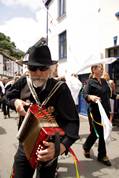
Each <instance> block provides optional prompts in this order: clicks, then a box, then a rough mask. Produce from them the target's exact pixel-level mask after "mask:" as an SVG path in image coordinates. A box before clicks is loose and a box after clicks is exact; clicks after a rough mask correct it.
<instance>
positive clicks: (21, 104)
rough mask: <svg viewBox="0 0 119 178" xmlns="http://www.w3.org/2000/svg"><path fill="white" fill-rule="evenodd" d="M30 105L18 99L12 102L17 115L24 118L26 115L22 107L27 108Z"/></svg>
mask: <svg viewBox="0 0 119 178" xmlns="http://www.w3.org/2000/svg"><path fill="white" fill-rule="evenodd" d="M29 105H30V104H29V103H27V102H25V101H23V100H20V99H16V100H15V102H14V106H15V108H16V111H17V112H18V113H19V115H20V116H25V115H26V111H25V109H24V106H29Z"/></svg>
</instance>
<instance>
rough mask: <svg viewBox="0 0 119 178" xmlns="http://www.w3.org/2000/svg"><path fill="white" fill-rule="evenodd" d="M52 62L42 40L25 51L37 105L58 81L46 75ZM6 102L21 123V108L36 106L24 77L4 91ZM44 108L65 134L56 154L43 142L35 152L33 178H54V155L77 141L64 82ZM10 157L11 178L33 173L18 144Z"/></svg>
mask: <svg viewBox="0 0 119 178" xmlns="http://www.w3.org/2000/svg"><path fill="white" fill-rule="evenodd" d="M55 63H56V61H54V62H53V61H52V59H51V53H50V50H49V47H48V46H47V45H46V44H45V43H42V41H41V44H39V45H38V46H34V47H33V48H32V50H31V51H30V52H29V58H28V61H27V63H26V65H27V66H28V70H29V77H30V79H31V81H32V85H33V87H34V89H35V91H36V93H37V95H38V98H39V100H40V102H41V103H42V102H43V101H44V100H45V99H46V98H47V96H48V94H49V93H50V91H51V90H52V88H53V87H54V86H55V84H56V83H57V82H58V81H57V80H55V79H54V78H51V76H50V73H51V71H50V67H51V66H52V65H53V64H55ZM23 89H24V91H23ZM21 93H22V95H21ZM7 100H8V102H9V105H10V106H11V108H12V109H15V110H16V111H17V112H18V113H19V115H20V118H21V121H23V119H24V116H25V114H26V111H25V107H26V106H27V107H28V106H29V103H36V101H35V100H34V97H33V96H32V94H31V92H30V90H29V87H28V84H27V80H26V76H25V75H24V76H23V77H21V78H20V79H19V80H17V81H16V82H15V83H14V84H13V85H12V87H11V88H10V89H9V90H8V93H7ZM28 101H29V102H28ZM45 107H46V108H49V107H53V109H54V111H53V115H54V117H55V119H56V122H57V123H58V125H59V126H60V127H61V128H62V129H63V130H64V132H65V135H64V137H63V138H62V139H61V142H60V144H59V146H58V150H59V151H58V150H57V149H56V147H55V144H56V142H55V143H53V142H48V141H43V144H44V146H45V148H44V149H43V148H41V149H40V150H39V149H38V150H37V152H36V154H37V160H38V161H39V162H41V164H40V166H39V167H38V168H37V177H38V178H39V177H40V178H55V172H56V168H57V156H55V155H61V154H63V153H64V152H67V151H68V149H69V147H70V146H71V145H72V144H73V143H74V142H75V141H76V140H77V139H79V116H78V113H77V110H76V107H75V104H74V102H73V98H72V95H71V92H70V90H69V88H68V86H67V84H66V83H63V84H62V85H61V86H60V88H59V89H58V90H57V92H56V93H55V94H54V95H53V96H52V99H51V100H49V101H48V103H47V104H46V106H45ZM19 127H20V125H19ZM39 146H40V145H39ZM14 158H15V159H14V165H13V175H12V177H14V178H32V177H33V174H34V171H35V170H34V169H33V168H32V167H31V165H30V164H29V162H28V160H27V158H26V155H25V153H24V150H23V145H22V144H21V143H19V146H18V150H17V153H16V155H15V157H14ZM54 158H56V159H54ZM50 160H52V163H51V164H49V166H47V163H48V162H49V161H50ZM53 160H54V161H53Z"/></svg>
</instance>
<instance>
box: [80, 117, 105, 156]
mask: <svg viewBox="0 0 119 178" xmlns="http://www.w3.org/2000/svg"><path fill="white" fill-rule="evenodd" d="M88 118H89V124H90V134H89V136H88V137H87V139H86V141H85V143H84V145H83V147H84V149H85V150H86V151H90V149H91V147H92V146H93V145H94V143H95V142H96V140H97V138H98V137H97V134H98V136H99V142H98V157H99V158H103V157H105V156H106V144H105V140H104V131H103V126H102V125H100V124H98V123H96V122H94V121H92V119H91V118H90V116H89V117H88Z"/></svg>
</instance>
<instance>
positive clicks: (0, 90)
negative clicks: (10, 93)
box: [0, 79, 5, 109]
mask: <svg viewBox="0 0 119 178" xmlns="http://www.w3.org/2000/svg"><path fill="white" fill-rule="evenodd" d="M4 93H5V87H4V85H3V82H2V79H1V80H0V109H2V100H3V95H4Z"/></svg>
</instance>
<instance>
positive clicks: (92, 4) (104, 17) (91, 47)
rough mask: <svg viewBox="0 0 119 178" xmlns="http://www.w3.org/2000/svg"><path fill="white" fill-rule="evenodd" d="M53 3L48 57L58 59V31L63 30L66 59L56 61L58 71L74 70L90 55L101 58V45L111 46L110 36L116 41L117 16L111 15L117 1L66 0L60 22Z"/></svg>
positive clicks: (102, 50) (118, 2)
mask: <svg viewBox="0 0 119 178" xmlns="http://www.w3.org/2000/svg"><path fill="white" fill-rule="evenodd" d="M57 2H58V1H55V0H53V1H52V3H51V4H50V7H49V14H50V17H51V20H52V23H50V22H49V28H50V32H49V46H50V49H51V53H52V58H53V59H54V60H58V34H59V33H61V32H63V31H64V30H67V62H66V61H63V62H61V63H60V65H59V66H60V67H59V71H60V72H59V73H61V71H62V73H63V74H64V73H65V71H66V70H68V72H71V73H72V72H76V71H78V69H80V68H81V66H82V65H84V64H85V61H86V59H88V58H90V56H92V55H94V56H96V57H95V59H96V58H99V57H100V56H103V57H105V48H109V47H112V46H114V44H113V37H114V36H118V42H117V44H119V19H117V18H116V17H115V13H116V12H117V11H119V9H118V7H119V0H91V1H89V0H83V1H79V0H75V1H74V0H70V1H69V0H67V4H66V18H64V20H61V21H58V20H57V17H58V14H57V13H58V10H57V7H58V4H57ZM84 72H86V73H87V72H90V71H89V70H88V71H84Z"/></svg>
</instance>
